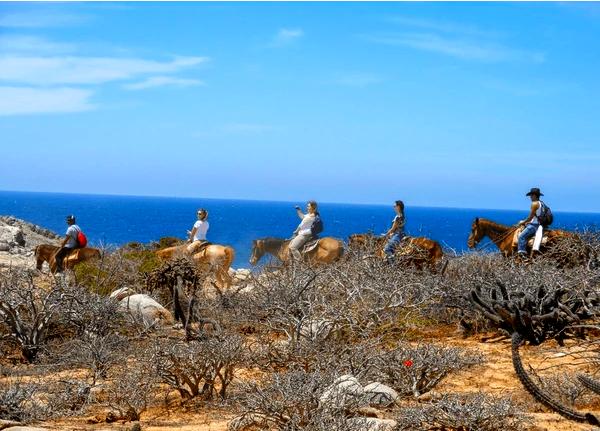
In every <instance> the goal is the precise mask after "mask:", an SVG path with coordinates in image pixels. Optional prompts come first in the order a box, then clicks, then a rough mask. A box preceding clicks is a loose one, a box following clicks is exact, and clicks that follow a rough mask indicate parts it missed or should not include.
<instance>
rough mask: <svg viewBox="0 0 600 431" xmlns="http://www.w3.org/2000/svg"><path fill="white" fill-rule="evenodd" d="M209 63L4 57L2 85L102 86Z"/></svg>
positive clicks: (197, 59) (184, 59)
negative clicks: (5, 83)
mask: <svg viewBox="0 0 600 431" xmlns="http://www.w3.org/2000/svg"><path fill="white" fill-rule="evenodd" d="M206 61H208V59H207V58H206V57H176V58H174V59H172V60H170V61H156V60H146V59H141V58H117V57H76V56H67V57H58V56H55V57H39V56H35V57H33V56H31V57H25V56H6V57H0V82H1V81H5V82H10V83H19V84H30V85H63V84H67V85H72V84H80V85H84V84H101V83H106V82H111V81H123V80H128V79H134V78H138V77H139V76H140V75H148V74H156V73H160V74H163V73H175V72H179V71H181V70H184V69H187V68H190V67H193V66H197V65H199V64H202V63H205V62H206Z"/></svg>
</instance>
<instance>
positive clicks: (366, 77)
mask: <svg viewBox="0 0 600 431" xmlns="http://www.w3.org/2000/svg"><path fill="white" fill-rule="evenodd" d="M382 81H383V78H382V77H381V76H379V75H375V74H372V73H360V72H356V73H345V74H342V75H340V76H338V77H337V78H336V79H335V82H336V83H337V84H339V85H345V86H348V87H367V86H369V85H372V84H378V83H380V82H382Z"/></svg>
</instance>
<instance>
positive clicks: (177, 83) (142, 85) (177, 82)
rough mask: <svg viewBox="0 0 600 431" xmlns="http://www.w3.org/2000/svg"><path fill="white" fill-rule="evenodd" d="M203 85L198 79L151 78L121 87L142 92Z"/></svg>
mask: <svg viewBox="0 0 600 431" xmlns="http://www.w3.org/2000/svg"><path fill="white" fill-rule="evenodd" d="M199 85H205V83H204V82H203V81H200V80H198V79H186V78H175V77H172V76H151V77H149V78H147V79H145V80H143V81H141V82H136V83H133V84H127V85H124V86H123V87H124V88H126V89H127V90H144V89H146V88H155V87H164V86H173V87H195V86H199Z"/></svg>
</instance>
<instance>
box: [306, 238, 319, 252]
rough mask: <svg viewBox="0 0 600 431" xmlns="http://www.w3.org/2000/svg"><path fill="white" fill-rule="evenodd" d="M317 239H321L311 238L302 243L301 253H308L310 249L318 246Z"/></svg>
mask: <svg viewBox="0 0 600 431" xmlns="http://www.w3.org/2000/svg"><path fill="white" fill-rule="evenodd" d="M319 241H321V239H320V238H313V239H311V240H310V241H308V242H307V243H306V244H304V247H302V254H307V253H310V252H311V251H314V250H316V249H317V247H319Z"/></svg>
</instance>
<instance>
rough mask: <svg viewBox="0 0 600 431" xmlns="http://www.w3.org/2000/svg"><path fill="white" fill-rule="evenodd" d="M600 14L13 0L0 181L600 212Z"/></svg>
mask: <svg viewBox="0 0 600 431" xmlns="http://www.w3.org/2000/svg"><path fill="white" fill-rule="evenodd" d="M599 40H600V5H599V4H597V3H596V4H594V3H586V4H581V3H579V4H577V3H571V4H563V3H560V4H559V3H148V4H146V3H77V4H72V3H46V4H44V3H19V4H17V3H0V150H1V154H2V156H1V157H0V189H3V190H27V191H52V192H76V193H105V194H134V195H161V196H196V197H213V198H244V199H268V200H291V201H301V200H306V199H317V200H321V201H329V202H352V203H388V202H391V201H393V200H395V199H403V200H405V202H406V203H407V204H408V205H421V206H455V207H479V208H523V207H524V206H525V207H526V206H527V200H526V198H525V197H524V193H525V192H526V191H527V190H529V188H530V187H533V186H538V187H541V188H542V190H543V191H544V192H545V193H546V200H547V202H548V203H549V204H550V205H551V206H552V207H553V209H556V210H572V211H577V210H581V211H600V168H599V165H600V163H599V162H600V121H599V119H600V115H599V114H600V79H599V76H600V46H599V45H598V41H599Z"/></svg>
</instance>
